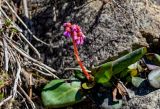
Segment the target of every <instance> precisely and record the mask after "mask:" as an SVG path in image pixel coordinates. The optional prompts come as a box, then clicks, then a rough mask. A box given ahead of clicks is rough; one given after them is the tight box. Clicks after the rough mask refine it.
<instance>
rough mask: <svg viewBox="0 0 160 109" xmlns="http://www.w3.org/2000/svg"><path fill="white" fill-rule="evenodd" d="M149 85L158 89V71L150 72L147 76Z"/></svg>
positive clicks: (159, 73) (159, 71) (159, 70)
mask: <svg viewBox="0 0 160 109" xmlns="http://www.w3.org/2000/svg"><path fill="white" fill-rule="evenodd" d="M148 80H149V83H150V84H151V86H152V87H154V88H160V69H156V70H152V71H151V72H150V73H149V75H148Z"/></svg>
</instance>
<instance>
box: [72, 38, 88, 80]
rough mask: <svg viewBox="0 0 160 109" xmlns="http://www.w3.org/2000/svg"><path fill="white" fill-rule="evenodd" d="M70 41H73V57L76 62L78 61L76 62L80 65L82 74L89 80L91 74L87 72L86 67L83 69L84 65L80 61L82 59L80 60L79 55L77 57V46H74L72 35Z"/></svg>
mask: <svg viewBox="0 0 160 109" xmlns="http://www.w3.org/2000/svg"><path fill="white" fill-rule="evenodd" d="M72 41H73V48H74V55H75V57H76V60H77V62H78V64H79V66H80V67H81V69H82V71H83V73H84V75H85V76H86V78H87V79H88V80H91V76H90V75H89V73H88V72H87V71H86V69H85V67H84V66H83V63H82V61H81V59H80V57H79V54H78V50H77V46H76V42H75V40H74V39H73V37H72Z"/></svg>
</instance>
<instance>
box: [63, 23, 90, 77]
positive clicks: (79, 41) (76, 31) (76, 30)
mask: <svg viewBox="0 0 160 109" xmlns="http://www.w3.org/2000/svg"><path fill="white" fill-rule="evenodd" d="M63 26H64V28H65V32H64V36H65V37H66V38H72V41H73V47H74V55H75V57H76V60H77V61H78V64H79V66H80V67H81V69H82V71H83V73H84V75H85V76H86V78H87V79H88V80H91V79H92V78H91V76H90V75H89V73H88V72H87V70H86V69H85V67H84V66H83V63H82V61H81V59H80V57H79V53H78V49H77V45H83V43H84V39H85V35H84V34H83V32H82V30H81V28H80V26H78V25H75V24H71V23H64V25H63Z"/></svg>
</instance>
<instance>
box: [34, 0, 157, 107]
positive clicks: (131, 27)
mask: <svg viewBox="0 0 160 109" xmlns="http://www.w3.org/2000/svg"><path fill="white" fill-rule="evenodd" d="M31 7H32V14H33V18H32V21H33V26H34V29H35V34H36V35H37V36H39V37H40V38H41V39H42V40H44V41H45V42H47V43H49V44H50V45H51V46H49V47H47V46H43V45H41V44H37V45H35V46H36V47H37V48H38V50H39V51H40V52H41V53H42V54H41V55H42V56H43V61H44V62H45V63H47V64H48V65H49V66H52V67H53V68H55V69H56V70H57V71H58V72H59V73H58V74H57V75H58V76H59V77H61V78H68V77H69V76H70V75H71V74H70V72H67V71H65V68H67V67H75V66H78V65H77V63H76V62H75V59H74V56H73V48H72V46H69V45H68V44H69V41H67V40H66V39H65V37H64V36H63V26H62V25H63V23H64V22H72V23H76V24H78V25H80V26H81V27H82V28H83V32H84V33H85V35H86V41H85V44H84V45H83V46H80V47H79V52H80V57H81V58H82V60H83V62H84V64H85V66H87V67H92V66H95V65H97V64H100V63H102V62H104V61H105V60H106V59H108V58H109V57H113V56H120V55H121V54H124V53H126V52H129V51H132V50H133V49H135V48H138V47H141V46H147V47H149V48H150V52H156V53H160V51H159V50H160V44H159V43H160V34H159V31H160V19H159V18H160V5H159V1H158V0H157V1H156V0H58V1H56V0H39V2H38V3H37V2H35V1H34V0H32V5H31ZM124 51H125V52H124ZM146 87H147V86H146ZM148 87H150V86H148ZM141 90H146V92H147V93H145V94H143V96H142V95H140V94H137V95H135V97H134V98H132V99H130V100H129V101H128V102H127V103H126V104H125V106H124V107H123V109H130V108H132V109H158V108H160V90H156V91H153V90H152V89H145V88H142V89H141ZM151 91H153V92H151ZM82 104H83V103H82ZM78 105H79V104H78ZM91 108H93V107H91Z"/></svg>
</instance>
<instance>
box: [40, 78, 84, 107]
mask: <svg viewBox="0 0 160 109" xmlns="http://www.w3.org/2000/svg"><path fill="white" fill-rule="evenodd" d="M80 87H81V82H80V81H78V80H75V79H74V80H70V81H69V82H67V81H66V80H62V79H60V80H52V81H51V82H49V83H48V84H47V85H46V86H45V87H44V89H43V90H42V93H41V97H42V102H43V104H44V106H46V107H49V108H60V107H65V106H69V105H73V104H75V103H78V102H80V101H82V100H83V99H84V98H85V97H84V96H83V94H82V93H81V91H80Z"/></svg>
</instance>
